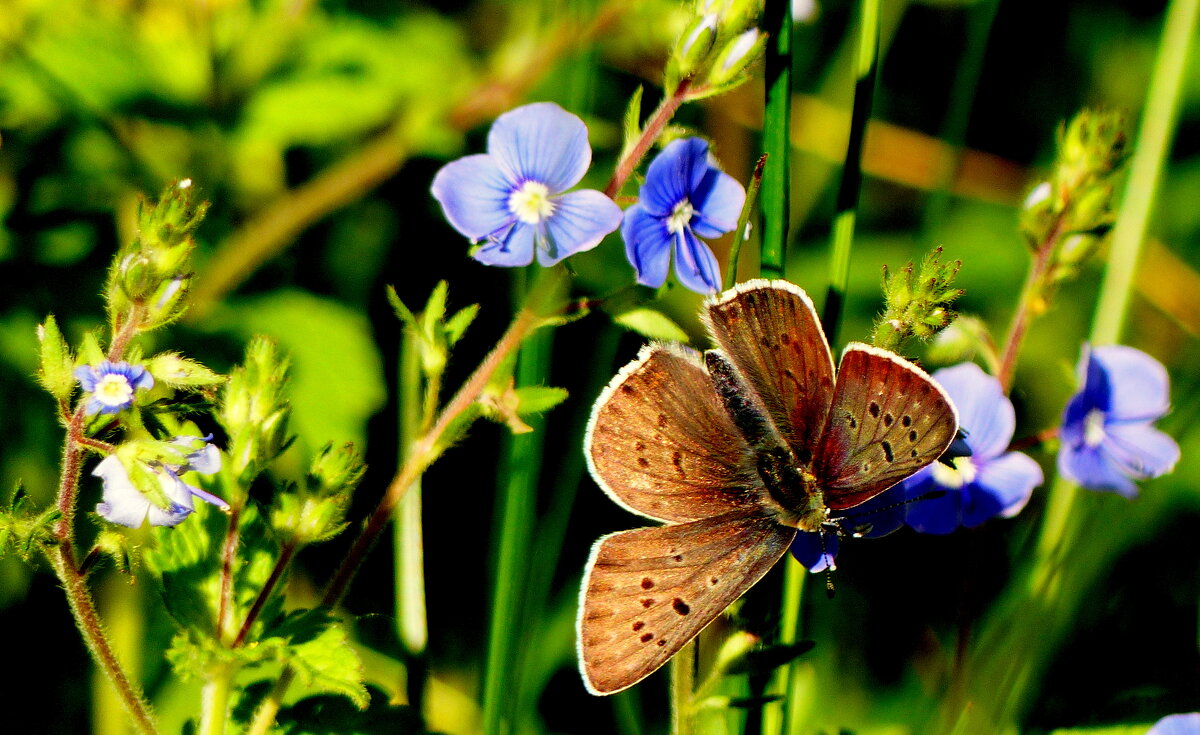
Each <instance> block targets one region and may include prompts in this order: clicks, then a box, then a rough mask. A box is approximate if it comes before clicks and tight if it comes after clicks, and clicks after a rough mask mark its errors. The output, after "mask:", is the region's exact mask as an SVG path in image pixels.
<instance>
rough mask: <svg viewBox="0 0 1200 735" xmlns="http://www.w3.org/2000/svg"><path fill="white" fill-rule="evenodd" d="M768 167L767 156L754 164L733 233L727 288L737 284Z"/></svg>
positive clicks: (727, 272) (726, 272) (726, 273)
mask: <svg viewBox="0 0 1200 735" xmlns="http://www.w3.org/2000/svg"><path fill="white" fill-rule="evenodd" d="M766 165H767V154H766V153H764V154H762V155H761V156H759V157H758V163H756V164H754V173H753V174H751V175H750V186H748V187H746V203H745V204H743V205H742V213H741V215H739V216H738V223H737V229H735V230H734V231H733V245H732V246H730V248H729V267H728V269H727V270H726V271H725V288H733V284H735V283H737V274H738V256H740V255H741V254H742V245H743V244H744V243H745V242H746V235H747V234H748V230H749V229H750V214H751V213H752V212H753V211H754V201H755V200H756V199H757V198H758V190H759V187H761V186H762V179H763V167H764V166H766Z"/></svg>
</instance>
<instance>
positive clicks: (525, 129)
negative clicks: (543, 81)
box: [488, 102, 592, 194]
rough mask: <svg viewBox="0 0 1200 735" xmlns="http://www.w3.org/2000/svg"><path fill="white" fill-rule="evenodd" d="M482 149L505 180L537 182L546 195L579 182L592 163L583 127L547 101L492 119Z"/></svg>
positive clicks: (572, 116) (577, 120) (579, 122)
mask: <svg viewBox="0 0 1200 735" xmlns="http://www.w3.org/2000/svg"><path fill="white" fill-rule="evenodd" d="M488 153H489V154H491V155H492V156H493V157H495V159H496V163H497V164H498V165H499V167H500V169H501V170H502V171H504V172H505V175H506V176H507V178H508V180H509V181H511V182H513V183H515V184H518V185H519V184H522V183H524V182H526V181H537V182H540V183H542V184H545V185H546V186H547V188H549V189H550V193H551V194H558V193H560V192H564V191H566V190H567V189H570V188H571V187H572V186H574V185H575V184H577V183H579V180H580V179H582V178H583V175H584V174H585V173H586V172H587V169H588V165H589V164H591V162H592V149H591V148H590V147H589V146H588V133H587V126H586V125H584V124H583V120H580V119H579V118H578V117H576V116H575V115H572V114H571V113H569V112H567V111H566V110H564V109H563V108H561V107H559V106H558V105H556V104H554V103H553V102H535V103H533V104H531V105H524V106H522V107H518V108H516V109H515V110H510V111H509V112H506V113H504V114H503V115H501V116H500V117H498V118H496V122H494V123H492V129H491V130H490V131H489V132H488Z"/></svg>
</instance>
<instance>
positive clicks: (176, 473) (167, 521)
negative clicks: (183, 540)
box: [92, 437, 229, 528]
mask: <svg viewBox="0 0 1200 735" xmlns="http://www.w3.org/2000/svg"><path fill="white" fill-rule="evenodd" d="M196 442H202V443H203V446H201V447H199V448H198V449H195V450H194V451H191V452H189V453H187V454H186V455H185V456H184V457H183V459H182V462H181V463H179V464H172V463H162V462H155V463H147V465H146V466H147V468H148V469H149V470H150V473H151V474H152V475H153V476H154V478H155V479H156V480H158V483H159V486H160V487H161V488H162V491H163V493H164V494H165V495H166V497H167V499H168V500H169V501H170V503H171V506H170V508H161V507H159V506H158V505H157V504H156V503H153V502H151V501H150V500H149V499H148V498H147V497H146V496H145V495H143V494H142V493H141V491H140V490H138V489H137V486H136V485H134V484H133V481H132V480H130V479H129V472H128V470H126V469H125V465H124V464H122V463H121V460H120V458H118V457H117V455H116V454H110V455H109V456H107V457H105V458H104V459H102V460H101V461H100V463H99V464H97V465H96V468H95V469H94V470H92V474H93V475H95V476H96V477H99V478H100V479H101V481H102V482H103V483H104V500H103V501H102V502H100V503H98V504H97V505H96V512H97V513H99V514H100V516H101V517H102V518H104V519H105V520H107V521H109V522H111V523H116V524H119V525H122V526H128V527H130V528H138V527H139V526H141V525H142V523H143V522H145V521H146V519H147V518H149V520H150V525H152V526H175V525H178V524H179V523H182V522H183V520H184V519H186V518H187V517H188V516H189V515H191V514H192V512H193V511H194V510H195V506H194V504H193V501H192V497H193V496H195V497H197V498H200V499H201V500H204V501H205V502H208V503H211V504H213V505H215V506H217V507H218V508H221V509H222V510H226V509H228V508H229V505H228V504H227V503H226V502H225V501H224V500H221V499H220V498H218V497H217V496H216V495H213V494H212V493H209V492H206V491H204V490H201V489H200V488H198V487H195V486H194V485H189V484H187V483H186V482H184V481H183V480H182V479H181V478H180V475H182V474H183V473H185V472H199V473H200V474H202V475H211V474H213V473H215V472H217V471H218V470H220V469H221V452H220V451H219V450H218V449H217V448H216V447H215V446H213V445H212V444H209V443H208V441H207V439H201V438H200V437H176V438H175V439H172V440H171V443H172V444H178V445H180V446H181V447H184V448H190V447H193V446H194V445H195V443H196Z"/></svg>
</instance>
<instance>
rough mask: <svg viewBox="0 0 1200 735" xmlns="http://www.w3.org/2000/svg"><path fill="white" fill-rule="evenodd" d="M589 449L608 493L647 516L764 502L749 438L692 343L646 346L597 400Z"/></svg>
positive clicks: (673, 517) (678, 516) (706, 512)
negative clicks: (760, 499) (725, 404)
mask: <svg viewBox="0 0 1200 735" xmlns="http://www.w3.org/2000/svg"><path fill="white" fill-rule="evenodd" d="M584 454H585V456H586V457H587V462H588V467H589V469H591V471H592V477H594V478H595V479H596V481H597V483H598V484H599V485H600V486H601V487H602V488H603V489H604V491H605V492H607V493H608V494H609V496H610V497H612V498H613V499H614V500H616V501H617V502H618V503H620V504H621V505H623V506H625V507H626V508H628V509H629V510H631V511H633V512H635V513H639V514H641V515H644V516H646V517H649V518H654V519H658V520H664V521H689V520H695V519H698V518H706V517H709V516H713V515H718V514H721V513H726V512H728V511H730V510H734V509H738V508H747V507H751V506H753V505H755V504H756V503H757V502H758V501H757V497H758V493H757V491H756V490H755V488H756V487H759V486H760V485H761V481H760V480H759V479H758V475H757V472H756V470H755V469H754V464H753V460H752V458H751V456H750V453H749V450H748V448H747V446H746V441H745V439H743V438H742V436H741V434H740V433H739V432H738V430H737V428H736V427H735V426H734V424H733V422H732V421H731V420H730V418H729V415H728V414H727V413H726V412H725V409H724V407H723V406H722V405H721V399H720V398H718V397H717V393H716V391H715V389H714V388H713V386H712V383H711V382H710V380H709V377H708V374H707V373H706V372H705V370H704V367H703V362H702V361H701V359H700V356H699V355H698V354H697V353H696V352H694V351H692V350H688V349H686V348H682V347H673V346H664V345H647V346H646V347H643V348H642V351H641V352H640V353H639V355H638V359H636V360H634V361H633V362H631V363H630V364H629V365H626V366H625V367H624V368H623V369H622V370H621V372H620V373H618V374H617V376H616V377H615V378H614V379H613V380H612V382H611V383H609V385H608V387H607V388H606V389H605V390H604V392H603V393H601V394H600V398H599V399H597V401H596V405H595V407H594V408H593V409H592V418H591V421H590V422H589V424H588V430H587V435H586V438H585V439H584Z"/></svg>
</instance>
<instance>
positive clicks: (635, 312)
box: [613, 307, 688, 342]
mask: <svg viewBox="0 0 1200 735" xmlns="http://www.w3.org/2000/svg"><path fill="white" fill-rule="evenodd" d="M613 321H615V322H616V323H617V324H620V325H621V326H622V327H625V328H626V329H628V330H630V331H633V332H637V333H638V334H640V335H642V336H643V337H649V338H650V339H660V340H664V341H668V342H687V341H688V335H687V332H685V331H683V328H682V327H680V326H679V325H678V324H676V323H675V322H673V321H671V319H670V317H668V316H667V315H666V314H663V313H662V312H661V311H657V310H655V309H650V308H647V307H640V308H637V309H630V310H629V311H626V312H624V313H621V314H618V315H616V316H615V317H613Z"/></svg>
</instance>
